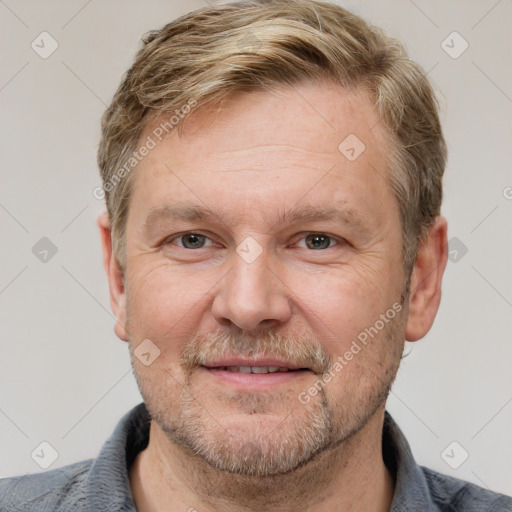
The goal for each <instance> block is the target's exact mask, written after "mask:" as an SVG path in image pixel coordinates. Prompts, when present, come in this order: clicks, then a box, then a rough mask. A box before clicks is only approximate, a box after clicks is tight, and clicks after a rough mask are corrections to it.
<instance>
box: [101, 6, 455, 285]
mask: <svg viewBox="0 0 512 512" xmlns="http://www.w3.org/2000/svg"><path fill="white" fill-rule="evenodd" d="M142 43H143V44H142V48H141V49H140V50H139V52H138V53H137V56H136V58H135V62H134V63H133V65H132V67H131V68H130V69H129V70H128V72H127V73H126V74H125V76H124V77H123V80H122V82H121V84H120V86H119V88H118V90H117V91H116V93H115V95H114V98H113V100H112V103H111V105H110V106H109V107H108V109H107V110H106V112H105V113H104V115H103V118H102V136H101V141H100V144H99V149H98V164H99V168H100V172H101V177H102V181H103V189H104V190H105V200H106V205H107V210H108V214H109V217H110V221H111V229H112V243H113V247H114V254H115V257H116V259H117V260H118V262H119V264H120V265H121V268H124V267H125V265H126V241H125V231H126V218H127V214H128V205H129V200H130V196H131V192H132V187H133V174H134V173H133V172H129V170H130V169H129V168H127V166H126V162H127V161H128V160H129V159H130V158H133V155H134V153H136V151H137V147H138V145H139V144H140V143H141V141H140V138H141V134H142V132H143V130H144V129H145V128H146V127H147V126H148V124H149V123H150V122H152V121H154V120H155V119H159V118H160V117H161V116H162V115H164V114H166V115H169V114H172V113H173V112H176V113H178V111H177V110H176V109H180V110H179V111H181V112H182V111H183V110H182V109H183V106H184V105H187V104H190V102H191V101H192V102H194V105H195V106H196V107H195V108H200V107H201V106H202V105H206V104H207V103H210V104H211V103H215V102H219V101H220V100H222V99H223V98H225V97H226V96H228V95H230V94H232V93H234V92H237V91H240V90H242V89H244V90H247V89H248V88H273V87H278V86H282V85H293V84H296V83H298V82H300V81H303V80H315V81H317V80H323V79H327V80H334V81H336V82H337V83H339V84H340V86H342V87H347V88H361V89H363V90H366V91H367V92H368V93H369V95H370V98H371V99H372V101H373V102H374V104H375V106H376V108H377V110H378V113H379V116H380V119H381V120H382V122H383V123H384V125H385V127H386V128H387V129H386V132H387V133H388V135H389V136H390V140H391V141H392V143H391V146H392V148H391V150H392V151H391V154H390V161H389V164H388V165H389V167H390V173H389V180H390V186H391V187H392V191H393V193H394V195H395V197H396V199H397V201H398V204H399V208H400V215H401V220H402V230H403V261H404V265H405V269H406V272H407V275H409V273H410V271H411V269H412V266H413V264H414V261H415V258H416V252H417V247H418V243H419V242H420V241H421V239H422V237H423V236H424V235H425V233H426V232H427V230H428V228H429V227H430V226H431V225H432V223H433V221H434V219H435V217H436V216H438V215H439V214H440V208H441V199H442V176H443V172H444V168H445V164H446V145H445V142H444V139H443V135H442V131H441V126H440V122H439V117H438V104H437V101H436V99H435V95H434V93H433V90H432V87H431V85H430V84H429V81H428V79H427V78H426V75H425V72H424V71H423V69H422V68H421V67H420V66H419V65H418V64H416V63H414V62H413V61H411V60H410V59H409V58H408V56H407V53H406V51H405V49H404V47H403V46H402V45H401V44H400V43H399V42H398V41H396V40H395V39H392V38H390V37H388V36H386V35H385V34H384V33H383V32H382V31H381V30H380V29H378V28H376V27H374V26H370V25H369V24H367V23H366V22H365V21H364V20H363V19H362V18H360V17H359V16H357V15H355V14H353V13H351V12H349V11H347V10H346V9H344V8H342V7H340V6H338V5H335V4H331V3H327V2H320V1H313V0H270V1H265V0H259V1H258V0H253V1H247V2H234V3H228V4H223V5H220V6H210V7H205V8H203V9H200V10H197V11H194V12H192V13H190V14H187V15H185V16H183V17H181V18H179V19H177V20H175V21H173V22H172V23H169V24H167V25H165V26H164V27H163V28H162V29H160V30H156V31H152V32H149V33H148V34H146V35H145V36H144V37H143V39H142ZM181 126H182V123H179V124H178V125H177V130H178V133H180V130H181ZM133 162H134V165H135V164H136V160H133ZM120 178H122V179H120ZM113 184H114V185H113Z"/></svg>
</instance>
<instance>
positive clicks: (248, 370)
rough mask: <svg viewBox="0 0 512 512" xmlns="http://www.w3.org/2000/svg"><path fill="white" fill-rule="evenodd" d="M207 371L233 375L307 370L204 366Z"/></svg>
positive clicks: (269, 367)
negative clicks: (224, 372) (231, 373)
mask: <svg viewBox="0 0 512 512" xmlns="http://www.w3.org/2000/svg"><path fill="white" fill-rule="evenodd" d="M205 368H208V369H209V370H222V371H226V372H233V373H257V374H263V373H277V372H298V371H305V370H307V368H296V369H295V368H287V367H286V366H206V367H205Z"/></svg>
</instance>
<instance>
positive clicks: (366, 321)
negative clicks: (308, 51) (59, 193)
mask: <svg viewBox="0 0 512 512" xmlns="http://www.w3.org/2000/svg"><path fill="white" fill-rule="evenodd" d="M152 128H154V127H153V126H150V127H148V129H147V133H145V134H144V135H143V137H142V140H145V139H146V137H147V135H148V134H150V133H151V129H152ZM351 134H352V135H351ZM349 135H351V137H352V138H351V139H348V141H349V142H351V143H345V144H348V148H347V146H344V145H343V144H342V146H341V148H342V149H341V150H340V149H339V146H340V143H342V142H343V141H344V140H345V139H346V138H347V136H349ZM354 136H355V137H357V139H359V141H361V142H362V143H363V144H364V146H365V149H364V151H363V152H361V153H360V154H359V155H358V153H359V152H360V150H361V148H362V146H361V145H360V143H359V142H358V143H357V144H356V143H355V142H354V140H356V142H357V139H354ZM352 147H353V148H354V151H351V149H350V148H352ZM388 148H389V145H388V141H387V139H386V136H385V131H384V127H383V124H382V123H379V118H378V114H377V112H376V109H375V108H374V106H373V105H372V103H371V102H370V100H369V99H368V98H367V97H366V95H365V94H364V93H363V92H360V91H359V92H348V91H346V90H344V89H343V88H341V87H339V86H337V85H331V84H327V83H322V84H316V85H313V84H301V85H296V86H294V87H293V88H289V87H283V88H282V89H280V90H279V91H276V92H272V93H271V92H268V91H259V92H250V93H246V94H238V95H235V96H233V97H231V98H230V99H229V100H228V101H227V102H225V103H224V104H223V106H222V109H221V110H219V111H217V110H215V111H210V110H206V109H202V110H201V109H198V111H197V112H194V113H192V114H190V116H189V118H188V119H187V120H186V123H185V125H184V131H183V134H182V135H181V136H178V134H177V132H171V133H170V135H169V136H168V137H167V138H166V139H164V140H163V141H162V142H161V143H160V144H158V145H157V146H156V147H155V148H154V149H152V150H151V152H150V153H149V155H148V156H146V157H145V158H144V159H143V160H142V161H141V162H140V164H139V166H138V167H137V169H136V174H135V176H134V189H133V195H132V197H131V199H130V208H129V215H128V219H127V228H126V242H127V267H126V274H125V286H126V288H125V290H124V293H125V299H126V301H125V304H126V315H127V316H126V318H125V322H124V323H125V326H126V328H125V331H123V333H121V337H126V339H128V340H129V342H130V349H131V354H132V364H133V368H134V372H135V375H136V378H137V381H138V384H139V387H140V391H141V393H142V396H143V398H144V400H145V403H146V405H147V407H148V410H149V411H150V413H151V415H152V417H153V419H154V421H155V422H156V423H157V425H158V427H159V428H160V429H161V430H162V431H163V432H164V433H165V434H166V435H167V436H168V438H169V439H170V440H171V441H172V442H173V443H175V444H176V445H178V446H181V447H183V448H185V449H186V450H187V451H189V452H190V453H195V454H197V455H196V456H197V457H200V458H201V459H202V460H203V461H205V462H207V463H208V464H209V465H211V466H214V467H216V468H218V469H221V470H224V471H230V472H236V473H242V474H253V475H269V474H276V473H283V472H288V471H291V470H293V469H295V468H297V467H298V466H299V464H303V463H304V462H307V461H309V460H312V459H314V457H315V456H316V455H317V454H318V453H320V452H322V451H325V450H329V449H332V448H334V447H335V446H339V445H340V443H342V442H343V441H344V440H346V439H348V438H350V437H351V436H352V435H353V434H354V433H355V432H357V431H359V430H360V429H361V428H362V427H363V426H364V425H365V424H366V422H367V421H368V420H369V418H371V417H372V416H373V414H374V413H375V411H376V410H378V409H379V408H380V407H381V406H382V405H383V403H384V401H385V398H386V396H387V393H388V391H389V387H390V385H391V382H392V380H393V378H394V375H395V373H396V370H397V367H398V364H399V361H400V356H401V353H402V348H403V341H404V320H403V316H404V310H405V307H404V308H403V310H402V304H401V300H402V297H401V295H402V291H403V289H404V286H405V283H404V272H403V267H402V259H401V254H402V236H401V224H400V219H399V211H398V206H397V203H396V200H395V198H394V197H393V195H392V192H391V190H390V187H389V184H388V176H389V170H388V169H387V166H386V162H387V151H388ZM354 156H355V157H356V158H355V159H354ZM122 309H123V308H121V311H120V313H119V314H120V316H121V317H122V316H123V315H124V313H123V311H122ZM401 310H402V311H401ZM144 340H150V342H148V341H144ZM142 342H144V343H145V344H146V345H142V347H145V348H146V349H147V348H148V347H150V350H149V352H150V354H151V356H149V357H148V356H146V359H147V360H149V359H150V358H151V359H153V357H154V355H158V353H159V355H158V357H156V359H154V361H152V362H151V364H147V362H148V361H146V364H144V363H143V362H142V361H141V360H139V358H138V357H136V354H137V353H138V352H137V347H138V346H139V345H140V344H141V343H142ZM158 351H159V352H158Z"/></svg>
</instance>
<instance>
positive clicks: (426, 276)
mask: <svg viewBox="0 0 512 512" xmlns="http://www.w3.org/2000/svg"><path fill="white" fill-rule="evenodd" d="M447 230H448V225H447V222H446V219H445V218H444V217H437V218H436V220H435V222H434V224H433V226H432V227H431V228H430V229H429V231H428V234H427V236H426V237H425V238H424V239H423V240H422V242H421V244H420V247H419V248H418V255H417V258H416V263H415V264H414V267H413V271H412V275H411V286H410V296H409V313H408V317H407V325H406V328H405V339H406V340H407V341H417V340H419V339H421V338H423V336H425V334H427V332H428V331H429V330H430V328H431V327H432V324H433V323H434V318H435V316H436V314H437V310H438V308H439V303H440V302H441V281H442V278H443V273H444V269H445V268H446V262H447V260H448V241H447Z"/></svg>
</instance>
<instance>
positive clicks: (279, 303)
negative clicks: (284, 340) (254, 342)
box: [212, 251, 291, 332]
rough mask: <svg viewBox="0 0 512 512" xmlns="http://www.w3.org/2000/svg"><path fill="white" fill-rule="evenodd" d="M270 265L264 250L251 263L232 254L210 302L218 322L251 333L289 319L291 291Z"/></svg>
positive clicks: (236, 254)
mask: <svg viewBox="0 0 512 512" xmlns="http://www.w3.org/2000/svg"><path fill="white" fill-rule="evenodd" d="M270 264H271V261H270V258H268V257H267V255H266V254H265V251H264V252H263V253H262V254H261V255H260V256H259V257H258V258H257V259H256V260H255V261H252V262H250V263H249V262H247V261H245V260H244V259H243V258H242V257H241V256H240V255H239V254H238V253H233V256H232V267H231V269H230V271H228V273H227V274H226V276H225V277H224V279H223V280H222V281H221V282H220V283H219V288H218V290H217V293H216V295H215V298H214V301H213V305H212V314H213V316H214V318H215V320H216V321H217V322H219V324H221V325H223V326H234V325H235V326H237V327H238V328H240V329H242V330H244V331H248V332H254V331H257V330H259V329H268V328H272V327H277V326H278V325H279V324H281V323H284V322H286V321H288V319H289V318H290V316H291V307H290V295H291V293H290V290H289V288H288V287H287V285H286V284H285V283H284V282H283V279H282V277H281V276H279V271H278V270H275V269H272V268H271V267H270Z"/></svg>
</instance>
